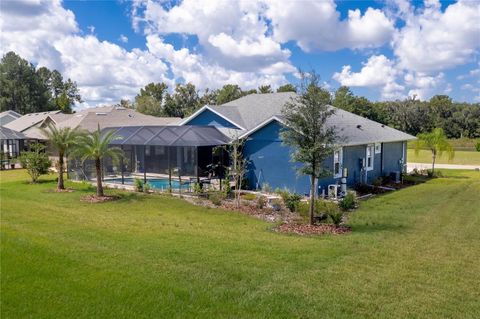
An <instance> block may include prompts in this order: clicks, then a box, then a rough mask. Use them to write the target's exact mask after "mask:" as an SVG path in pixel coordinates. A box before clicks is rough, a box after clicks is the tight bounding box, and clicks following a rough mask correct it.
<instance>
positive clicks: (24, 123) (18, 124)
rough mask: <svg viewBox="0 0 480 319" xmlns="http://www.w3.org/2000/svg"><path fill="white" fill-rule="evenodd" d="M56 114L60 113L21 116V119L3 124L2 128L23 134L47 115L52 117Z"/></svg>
mask: <svg viewBox="0 0 480 319" xmlns="http://www.w3.org/2000/svg"><path fill="white" fill-rule="evenodd" d="M57 113H60V111H51V112H39V113H29V114H25V115H23V116H22V117H19V118H18V119H16V120H13V121H11V122H10V123H7V124H5V125H4V126H5V127H6V128H9V129H11V130H14V131H18V132H23V131H25V130H26V129H28V128H29V127H32V126H34V125H36V124H38V123H40V122H42V121H43V120H45V119H46V118H47V117H48V116H49V115H53V114H57Z"/></svg>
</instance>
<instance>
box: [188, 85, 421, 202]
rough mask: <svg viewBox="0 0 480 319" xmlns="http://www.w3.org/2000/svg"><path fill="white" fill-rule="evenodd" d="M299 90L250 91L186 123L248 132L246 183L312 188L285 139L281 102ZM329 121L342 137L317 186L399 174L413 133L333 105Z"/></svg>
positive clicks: (236, 134) (321, 188) (203, 110)
mask: <svg viewBox="0 0 480 319" xmlns="http://www.w3.org/2000/svg"><path fill="white" fill-rule="evenodd" d="M295 97H296V94H295V93H292V92H285V93H270V94H251V95H247V96H245V97H242V98H240V99H237V100H234V101H231V102H229V103H226V104H223V105H219V106H204V107H203V108H201V109H200V110H198V111H197V112H195V113H194V114H193V115H191V116H190V117H188V118H186V119H185V120H184V121H183V122H182V124H183V125H202V126H207V125H208V126H215V127H217V128H218V129H219V130H220V131H221V132H222V133H224V134H225V135H227V136H229V137H231V138H236V137H238V138H246V139H247V140H246V143H245V146H244V150H243V152H244V156H245V157H246V158H248V160H249V167H248V173H247V181H248V186H249V187H250V188H251V189H259V188H261V187H262V186H264V185H265V184H268V185H269V186H270V187H272V188H277V187H278V188H287V189H288V190H290V191H291V192H296V193H300V194H308V193H309V189H310V188H309V185H310V181H309V177H308V176H301V175H298V173H297V172H296V167H298V166H299V165H301V164H300V163H293V162H291V152H292V149H291V148H290V147H289V146H286V145H284V144H283V143H282V140H281V136H280V131H281V130H282V129H283V127H284V124H283V120H282V108H283V107H284V105H285V104H286V103H288V102H292V101H293V99H294V98H295ZM328 125H331V126H335V127H336V128H337V129H338V131H339V133H340V135H341V136H342V137H343V142H342V144H341V145H339V147H338V149H337V150H336V151H335V152H334V154H333V155H332V156H331V157H330V158H329V159H327V160H326V162H325V166H326V167H328V168H329V170H330V171H331V176H330V177H326V178H322V179H320V180H319V181H318V191H319V193H321V192H322V191H325V192H327V187H328V185H332V184H340V182H341V178H342V175H344V174H346V180H347V185H348V186H353V185H355V184H356V183H372V182H373V181H374V180H375V179H377V178H378V177H380V176H387V175H388V176H392V175H393V176H398V175H399V174H400V172H402V171H403V170H404V167H405V164H406V161H407V153H406V149H407V141H408V140H412V139H414V138H415V137H413V136H411V135H409V134H406V133H404V132H401V131H399V130H396V129H393V128H391V127H388V126H386V125H383V124H381V123H378V122H375V121H371V120H368V119H366V118H363V117H361V116H358V115H355V114H353V113H350V112H347V111H344V110H341V109H337V108H335V114H334V115H333V116H332V117H330V118H329V121H328Z"/></svg>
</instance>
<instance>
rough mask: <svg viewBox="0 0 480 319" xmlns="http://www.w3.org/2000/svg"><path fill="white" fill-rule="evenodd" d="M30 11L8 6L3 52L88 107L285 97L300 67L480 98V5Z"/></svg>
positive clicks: (383, 93) (330, 77) (96, 4)
mask: <svg viewBox="0 0 480 319" xmlns="http://www.w3.org/2000/svg"><path fill="white" fill-rule="evenodd" d="M22 1H23V0H22ZM22 1H15V2H13V1H6V2H4V4H2V11H3V12H2V16H1V17H0V22H1V24H0V25H1V27H2V32H1V34H0V40H1V42H2V43H3V45H2V46H1V51H2V52H1V53H2V54H3V53H5V52H7V51H9V50H14V51H16V52H18V53H19V54H20V55H22V56H23V57H25V58H27V59H29V60H30V61H32V62H34V63H36V64H38V65H46V66H48V67H51V68H57V69H59V70H60V71H61V72H62V73H63V74H64V76H66V77H71V78H72V79H73V80H75V81H77V83H78V85H79V87H80V90H81V94H82V96H83V97H84V100H85V105H84V106H94V105H97V104H109V103H115V102H118V101H119V100H120V99H121V98H129V99H133V97H134V95H135V93H136V92H138V89H139V88H140V87H142V86H144V85H145V84H147V83H149V82H160V81H164V82H166V83H168V84H169V86H170V87H173V86H174V85H175V83H178V82H186V81H188V82H192V83H194V84H195V85H196V86H197V87H198V88H199V89H200V90H202V89H205V88H206V87H209V88H218V87H220V86H222V85H223V84H226V83H235V84H239V85H240V86H241V87H244V88H246V89H247V88H252V87H257V86H259V85H262V84H271V85H272V86H274V87H277V86H279V85H281V84H283V83H286V82H293V83H295V82H296V81H297V77H298V74H297V72H296V70H297V69H298V68H300V69H302V70H306V71H308V70H311V69H314V70H315V71H316V72H318V73H319V74H320V76H321V79H322V81H323V82H324V85H326V86H327V87H328V88H330V89H331V90H334V89H336V88H337V87H338V86H340V85H342V84H343V85H348V86H350V87H351V88H352V90H353V91H354V93H355V94H358V95H363V96H366V97H368V98H370V99H373V100H388V99H396V98H404V97H406V96H411V95H416V96H417V97H419V98H420V99H429V98H430V97H431V96H432V95H434V94H449V95H450V96H452V97H453V98H454V99H455V100H458V101H469V102H472V101H479V100H480V89H479V88H480V83H479V79H480V65H479V50H480V24H479V23H478V21H480V4H479V2H476V1H460V2H457V1H442V2H438V1H436V0H428V1H425V2H423V1H415V2H408V1H406V0H388V1H336V2H335V1H333V0H322V1H300V2H299V1H297V2H295V1H273V0H261V1H258V2H254V1H243V2H234V1H215V2H212V1H210V2H208V1H205V2H202V1H193V0H187V1H175V2H164V1H161V2H159V1H150V0H136V1H115V0H112V1H63V2H61V1H57V0H53V1H41V2H40V3H39V4H32V3H23V2H22ZM27 21H28V23H27ZM46 21H48V22H46Z"/></svg>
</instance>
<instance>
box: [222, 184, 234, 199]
mask: <svg viewBox="0 0 480 319" xmlns="http://www.w3.org/2000/svg"><path fill="white" fill-rule="evenodd" d="M222 193H223V195H224V196H225V198H228V197H230V196H231V195H232V187H230V181H229V180H228V179H224V180H222Z"/></svg>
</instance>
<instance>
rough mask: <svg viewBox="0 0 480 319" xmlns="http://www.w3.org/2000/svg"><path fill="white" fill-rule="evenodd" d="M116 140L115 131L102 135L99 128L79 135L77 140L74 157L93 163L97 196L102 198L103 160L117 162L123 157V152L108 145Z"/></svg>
mask: <svg viewBox="0 0 480 319" xmlns="http://www.w3.org/2000/svg"><path fill="white" fill-rule="evenodd" d="M115 139H117V136H116V135H115V131H114V130H112V131H106V132H105V133H102V131H100V127H98V129H97V130H96V131H95V132H93V133H86V134H81V135H80V136H79V137H78V139H77V145H78V146H77V147H76V148H75V150H74V155H76V156H79V157H80V160H81V161H82V163H83V162H85V161H86V160H93V161H94V162H95V171H96V175H97V196H98V197H103V196H104V193H103V184H102V171H103V167H102V166H103V165H102V162H103V159H104V158H106V157H110V158H111V159H112V161H114V162H118V161H119V159H120V157H121V156H123V151H122V150H121V149H120V148H119V147H110V146H109V144H110V143H111V142H112V141H113V140H115Z"/></svg>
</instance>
